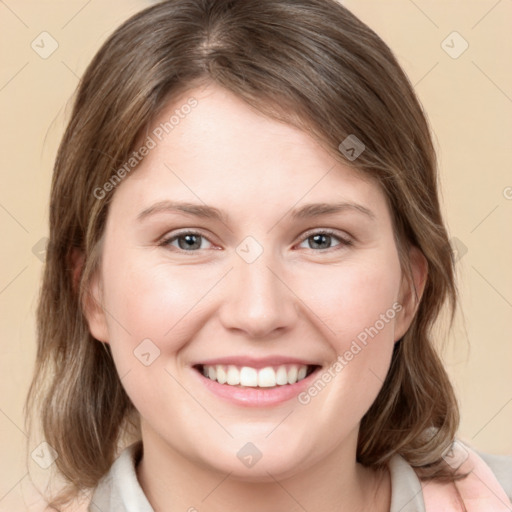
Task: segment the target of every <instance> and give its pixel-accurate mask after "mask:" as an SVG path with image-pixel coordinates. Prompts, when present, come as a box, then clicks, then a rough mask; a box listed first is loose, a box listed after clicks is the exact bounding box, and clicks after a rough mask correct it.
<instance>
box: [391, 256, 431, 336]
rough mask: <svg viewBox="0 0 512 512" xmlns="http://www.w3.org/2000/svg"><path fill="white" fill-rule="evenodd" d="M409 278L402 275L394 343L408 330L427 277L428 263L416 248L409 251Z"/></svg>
mask: <svg viewBox="0 0 512 512" xmlns="http://www.w3.org/2000/svg"><path fill="white" fill-rule="evenodd" d="M409 262H410V276H409V275H403V276H402V283H401V287H400V295H399V302H400V304H401V305H402V310H401V312H400V316H399V317H397V321H396V324H395V341H398V340H399V339H400V338H402V337H403V335H404V334H405V333H406V332H407V330H408V329H409V327H410V325H411V323H412V321H413V319H414V316H415V314H416V312H417V310H418V307H419V305H420V302H421V297H422V296H423V291H424V290H425V285H426V283H427V277H428V262H427V259H426V258H425V256H424V254H423V253H422V252H421V250H420V249H419V248H418V247H415V246H411V247H410V249H409Z"/></svg>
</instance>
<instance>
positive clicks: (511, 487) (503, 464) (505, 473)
mask: <svg viewBox="0 0 512 512" xmlns="http://www.w3.org/2000/svg"><path fill="white" fill-rule="evenodd" d="M476 453H477V454H478V455H479V457H480V458H481V459H482V460H483V461H484V462H485V463H486V464H487V466H489V468H490V469H491V471H492V472H493V474H494V476H495V477H496V480H498V482H499V484H500V485H501V487H503V490H504V491H505V493H506V494H507V496H508V498H509V499H510V500H512V456H510V455H493V454H489V453H483V452H479V451H477V452H476Z"/></svg>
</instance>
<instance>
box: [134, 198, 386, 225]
mask: <svg viewBox="0 0 512 512" xmlns="http://www.w3.org/2000/svg"><path fill="white" fill-rule="evenodd" d="M344 211H356V212H359V213H362V214H364V215H366V216H367V217H369V218H370V219H372V220H374V219H375V218H376V216H375V214H374V213H373V212H372V211H371V210H370V209H368V208H367V207H366V206H363V205H361V204H358V203H353V202H347V201H342V202H337V203H310V204H306V205H304V206H301V207H300V208H293V209H292V210H289V211H288V212H287V213H286V214H285V215H283V217H282V218H284V217H285V216H286V215H287V214H290V215H291V217H292V218H297V219H306V218H311V217H319V216H321V215H329V214H334V213H341V212H344ZM157 213H185V214H188V215H194V216H196V217H200V218H203V219H212V220H218V221H220V222H222V223H226V222H227V221H228V215H227V214H226V213H224V212H222V211H221V210H219V209H218V208H215V207H213V206H208V205H206V204H196V203H187V202H178V201H159V202H158V203H155V204H154V205H152V206H150V207H149V208H146V209H145V210H143V211H142V212H140V213H139V214H138V215H137V221H143V220H144V219H145V218H147V217H150V216H152V215H155V214H157Z"/></svg>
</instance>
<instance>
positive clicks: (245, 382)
mask: <svg viewBox="0 0 512 512" xmlns="http://www.w3.org/2000/svg"><path fill="white" fill-rule="evenodd" d="M193 368H194V370H196V371H197V372H198V373H200V374H201V375H202V376H203V377H205V378H206V379H209V380H211V381H214V382H216V383H218V384H221V385H224V386H231V387H235V388H265V389H272V388H280V387H284V386H292V385H294V384H297V383H298V382H301V381H303V380H305V379H307V378H308V377H309V376H310V375H312V374H313V373H315V372H316V371H317V370H318V369H320V368H321V367H320V365H317V364H280V365H272V366H270V365H269V366H265V367H263V368H254V367H251V366H238V365H234V364H196V365H194V366H193Z"/></svg>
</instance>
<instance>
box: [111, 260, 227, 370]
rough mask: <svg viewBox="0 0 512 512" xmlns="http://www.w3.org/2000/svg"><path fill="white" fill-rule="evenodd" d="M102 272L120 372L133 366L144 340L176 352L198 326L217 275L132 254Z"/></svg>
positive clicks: (169, 353)
mask: <svg viewBox="0 0 512 512" xmlns="http://www.w3.org/2000/svg"><path fill="white" fill-rule="evenodd" d="M105 275H106V278H105V290H108V293H106V294H105V297H104V299H105V309H106V311H108V313H107V322H108V325H109V332H110V335H111V336H110V337H111V339H110V345H111V348H112V351H113V353H114V357H115V359H116V363H117V362H119V365H120V368H119V372H120V373H121V371H122V369H126V368H124V367H125V366H127V367H128V368H129V367H130V366H131V364H132V363H133V355H134V351H137V350H138V347H139V345H140V344H141V342H143V340H148V339H149V340H151V341H152V343H154V344H155V345H156V346H157V347H158V349H159V350H160V351H161V352H162V353H163V352H164V351H165V353H166V354H168V355H172V354H174V353H176V352H178V351H179V350H180V348H181V347H182V346H183V345H184V344H185V343H186V342H187V340H189V339H190V338H191V337H192V336H193V333H194V332H195V331H196V330H198V329H200V326H201V324H202V311H203V309H204V308H202V304H203V303H202V302H201V301H202V299H203V298H204V297H205V296H206V295H207V294H208V292H209V290H210V289H212V287H213V286H214V285H215V283H216V282H217V281H218V279H219V278H218V277H217V276H216V274H215V273H214V272H208V273H206V275H205V273H204V272H203V273H202V274H201V278H199V277H198V275H197V270H196V271H194V269H193V268H192V266H190V267H186V266H174V267H173V266H171V265H168V264H167V265H166V264H159V265H153V266H151V265H147V264H144V262H143V261H137V259H136V258H132V259H131V260H130V259H129V258H126V260H124V261H118V262H117V264H115V265H108V263H106V264H105ZM145 343H146V344H147V345H148V347H151V344H149V343H148V342H147V341H146V342H145ZM155 350H156V349H155Z"/></svg>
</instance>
